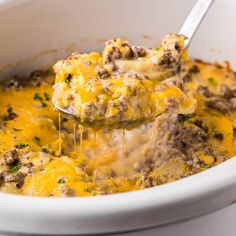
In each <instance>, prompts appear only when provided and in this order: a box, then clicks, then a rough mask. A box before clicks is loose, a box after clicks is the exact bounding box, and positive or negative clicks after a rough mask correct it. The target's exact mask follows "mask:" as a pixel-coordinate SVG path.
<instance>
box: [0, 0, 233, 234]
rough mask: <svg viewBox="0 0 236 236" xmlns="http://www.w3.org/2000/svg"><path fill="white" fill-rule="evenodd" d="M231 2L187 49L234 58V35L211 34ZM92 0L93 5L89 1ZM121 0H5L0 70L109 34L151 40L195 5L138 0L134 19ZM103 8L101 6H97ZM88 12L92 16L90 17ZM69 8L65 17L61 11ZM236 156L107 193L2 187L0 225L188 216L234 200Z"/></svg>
mask: <svg viewBox="0 0 236 236" xmlns="http://www.w3.org/2000/svg"><path fill="white" fill-rule="evenodd" d="M233 2H234V1H228V2H227V5H226V4H225V3H223V1H220V0H219V1H217V2H216V4H215V6H213V8H212V10H211V11H210V13H209V16H208V18H207V19H206V23H205V24H204V25H203V26H202V28H201V29H200V31H199V34H198V36H196V39H195V41H194V42H193V45H192V49H191V50H190V55H192V56H193V57H199V58H203V59H207V60H210V61H214V60H215V59H217V60H219V61H222V60H224V59H228V60H230V61H232V62H234V60H235V59H236V58H234V53H233V49H234V47H235V45H234V42H233V40H232V42H231V43H230V40H229V41H228V42H227V44H226V43H225V42H226V41H225V40H226V39H225V38H224V37H223V36H222V35H221V36H220V37H217V40H215V39H216V36H219V35H218V32H219V31H223V30H226V29H225V28H224V25H227V24H228V25H229V24H230V22H227V20H228V19H229V18H230V17H229V18H227V19H225V22H224V23H222V22H219V24H218V26H217V27H216V28H215V29H214V28H213V26H214V25H215V24H214V22H216V21H217V17H216V16H217V14H216V12H217V9H220V8H221V7H222V5H224V11H225V12H228V14H232V15H233V8H234V7H235V5H234V4H233ZM92 3H93V4H94V5H93V6H94V8H91V4H92ZM122 3H123V4H121V3H120V2H119V3H118V2H116V1H105V0H103V1H99V3H94V2H93V1H72V0H71V1H70V4H68V1H67V3H65V1H43V2H42V1H21V2H20V3H18V4H15V3H14V2H13V1H4V2H3V3H2V8H0V12H1V14H0V19H1V21H0V22H2V23H1V24H3V25H2V26H1V27H0V28H1V32H0V33H1V35H2V36H1V39H0V42H1V44H0V45H2V49H1V58H0V67H1V68H2V69H1V78H4V77H5V78H6V77H8V76H10V75H13V74H15V73H19V74H23V73H26V74H28V73H29V72H30V71H32V70H34V69H38V68H47V67H49V66H50V65H52V64H53V63H54V62H55V61H56V60H58V59H59V58H62V57H64V56H66V55H67V54H69V53H70V52H72V51H74V50H75V49H78V48H79V49H80V50H81V51H89V50H91V49H92V50H99V49H101V47H102V45H103V41H104V39H107V38H111V37H115V36H123V37H124V36H125V37H128V38H129V39H131V40H133V41H134V42H135V43H137V44H140V45H142V44H146V45H153V44H154V43H155V42H159V40H160V39H161V38H162V37H163V35H164V34H165V33H167V32H170V31H172V32H176V31H178V27H179V26H180V25H181V22H183V20H184V18H185V15H187V12H188V11H189V9H190V8H191V6H192V5H193V2H191V1H186V4H185V5H184V7H183V8H181V11H182V12H181V13H180V12H176V11H175V9H178V8H179V6H177V3H175V4H176V6H174V5H173V3H172V2H171V1H166V3H165V4H163V2H161V1H149V4H146V2H145V1H140V2H139V4H138V5H137V9H136V11H135V12H134V14H133V18H132V19H135V20H136V21H137V20H140V24H137V22H136V21H135V20H134V21H129V20H130V9H133V8H132V6H133V4H134V1H129V2H128V1H122ZM221 4H222V5H221ZM230 4H232V5H230ZM121 6H123V8H122V7H121ZM124 6H125V7H124ZM98 7H100V11H98V10H97V8H98ZM163 8H164V9H168V12H167V11H163V10H162V9H163ZM111 9H120V11H117V10H116V11H111ZM103 11H104V12H106V13H107V14H106V15H105V14H102V12H103ZM78 12H80V13H81V14H78ZM88 12H90V14H91V16H93V17H91V18H88ZM147 12H148V13H150V14H148V15H149V17H147V18H145V17H139V16H140V14H144V15H145V16H146V15H147ZM158 13H159V14H158ZM68 14H69V15H70V17H66V18H64V17H61V16H62V15H68ZM166 14H167V15H166ZM121 15H122V18H121V17H120V16H121ZM171 15H173V17H172V20H166V21H165V24H163V21H161V22H160V23H161V24H160V25H158V26H156V27H155V21H154V20H153V19H155V17H157V16H158V18H159V17H160V18H163V17H164V18H166V19H168V16H169V18H170V16H171ZM102 16H103V17H102ZM158 18H157V19H158ZM107 19H110V20H109V21H108V20H107ZM173 19H174V20H173ZM141 20H142V21H141ZM74 22H78V25H77V27H71V25H72V23H74ZM85 22H86V27H85ZM126 22H129V24H126ZM153 22H154V23H153ZM173 22H175V23H174V24H173ZM95 24H96V27H95ZM221 24H222V25H221ZM124 25H126V26H125V27H124ZM209 27H210V28H211V30H209ZM221 27H222V28H221ZM75 28H76V30H75ZM131 28H132V30H130V29H131ZM104 29H106V30H104ZM233 30H234V29H232V31H233ZM65 31H66V34H65V33H64V32H65ZM111 32H112V33H111ZM140 32H141V33H140ZM226 33H227V32H226ZM230 33H232V34H233V33H234V32H231V31H230ZM140 34H143V35H140ZM45 35H46V36H45ZM101 42H102V43H101ZM29 45H31V46H30V47H29ZM209 45H210V46H209ZM212 48H217V49H218V48H219V49H222V51H218V50H217V51H214V50H213V49H212ZM209 49H211V51H209ZM235 162H236V161H235V159H231V160H229V161H227V162H225V163H223V164H221V165H219V166H217V167H214V168H212V169H210V170H207V171H205V172H202V173H200V174H197V175H194V176H192V177H189V178H186V179H183V180H179V181H177V182H174V183H170V184H166V185H163V186H160V187H157V188H152V189H146V190H142V191H139V192H131V193H125V194H116V195H112V196H98V197H94V198H83V199H57V198H55V199H47V198H31V197H23V196H14V195H9V194H1V201H0V207H1V212H0V229H1V230H2V231H8V232H9V231H10V232H21V233H42V234H43V233H45V234H46V233H47V234H91V233H105V232H119V231H120V232H122V231H128V230H133V229H138V228H147V227H150V226H157V225H162V224H167V223H171V222H176V221H179V220H183V219H187V218H191V217H194V216H198V215H201V214H204V213H208V212H210V211H213V210H216V209H219V208H221V207H224V206H226V205H228V204H230V203H232V202H233V201H234V194H235V192H236V190H235V189H234V188H233V187H234V186H235V184H236V180H235V171H234V164H235ZM196 186H197V187H196ZM143 215H145V218H144V217H143ZM13 222H14V223H13Z"/></svg>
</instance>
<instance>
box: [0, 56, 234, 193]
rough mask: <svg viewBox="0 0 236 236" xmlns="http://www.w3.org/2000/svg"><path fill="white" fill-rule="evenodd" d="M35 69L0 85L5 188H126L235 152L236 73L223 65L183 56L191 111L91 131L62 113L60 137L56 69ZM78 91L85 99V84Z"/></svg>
mask: <svg viewBox="0 0 236 236" xmlns="http://www.w3.org/2000/svg"><path fill="white" fill-rule="evenodd" d="M88 57H90V56H88ZM93 57H94V60H95V61H96V60H98V59H99V58H100V56H99V55H97V54H94V55H93ZM83 69H84V68H83V67H82V68H80V71H83ZM80 73H82V72H80ZM91 73H93V71H91ZM36 75H37V76H36V77H35V76H31V77H30V78H29V81H25V80H22V79H21V80H20V79H19V80H17V79H12V80H11V81H8V82H7V84H6V83H5V84H2V85H1V87H0V107H1V109H0V137H1V139H0V190H1V191H3V192H10V193H17V194H25V195H32V196H47V197H53V196H68V197H69V196H78V197H83V196H95V195H101V194H112V193H118V192H128V191H133V190H139V189H143V188H148V187H153V186H157V185H160V184H164V183H168V182H171V181H174V180H177V179H180V178H183V177H186V176H189V175H192V174H194V173H197V172H200V171H203V170H205V169H207V168H210V167H212V166H214V165H216V164H219V163H221V162H223V161H224V160H227V159H229V158H231V157H232V156H234V155H235V154H236V147H235V135H236V105H235V104H236V103H235V99H236V78H235V74H234V72H233V71H232V70H231V69H230V68H229V67H228V66H222V65H218V64H207V63H204V62H201V61H189V62H186V63H185V64H184V66H183V68H182V71H181V78H182V79H183V80H184V81H185V83H186V90H188V92H190V93H191V94H192V96H194V97H195V99H196V101H197V103H196V111H195V112H194V113H193V114H181V115H178V114H163V115H160V116H159V117H157V118H156V120H155V121H154V122H153V123H149V124H145V125H142V126H141V127H139V128H135V129H132V130H131V131H127V130H125V131H123V130H115V131H107V130H99V131H96V133H95V132H94V131H93V130H90V129H88V128H85V127H82V126H78V125H77V124H75V123H74V122H73V121H72V120H68V119H65V118H63V117H61V132H60V137H61V138H60V139H59V123H58V122H59V117H58V116H59V114H58V112H57V111H55V110H54V109H53V106H52V104H51V98H52V94H53V91H52V84H53V81H54V76H53V75H51V74H50V73H49V74H48V75H45V73H42V74H40V73H36ZM84 75H85V76H87V75H88V72H87V71H86V72H84ZM81 78H82V77H81ZM83 79H85V77H83ZM131 80H132V78H131ZM22 81H23V82H22ZM76 82H77V83H80V82H82V81H81V80H78V81H73V80H72V81H71V83H76ZM135 82H137V81H135ZM145 83H150V81H145ZM64 86H68V85H67V83H65V85H64ZM113 86H118V87H119V81H116V83H114V85H113ZM111 88H113V87H111ZM78 89H79V88H78ZM115 90H116V89H115ZM96 91H97V90H96ZM127 92H128V91H127ZM180 93H182V91H181V90H179V89H177V88H176V87H174V88H167V89H165V90H164V91H163V97H162V95H160V94H156V95H152V96H151V99H153V100H156V99H157V100H158V101H159V103H165V102H166V101H165V99H164V98H166V97H168V96H169V95H170V96H174V97H179V94H180ZM79 94H80V98H79V99H81V100H83V101H84V102H86V99H87V98H86V97H87V91H84V94H83V92H82V90H80V93H79ZM92 94H93V93H92ZM91 96H93V95H91ZM155 96H157V98H156V97H155ZM158 96H160V97H158ZM180 102H182V106H183V107H188V106H189V104H188V102H187V101H182V100H181V101H180ZM114 109H115V108H114ZM113 112H115V111H113ZM60 147H61V152H60V151H59V150H60Z"/></svg>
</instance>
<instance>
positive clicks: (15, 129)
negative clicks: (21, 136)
mask: <svg viewBox="0 0 236 236" xmlns="http://www.w3.org/2000/svg"><path fill="white" fill-rule="evenodd" d="M12 129H13V130H14V131H21V129H17V128H12Z"/></svg>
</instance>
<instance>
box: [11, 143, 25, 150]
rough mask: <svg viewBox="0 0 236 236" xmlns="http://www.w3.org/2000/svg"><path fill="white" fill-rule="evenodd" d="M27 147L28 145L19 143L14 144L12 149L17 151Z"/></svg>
mask: <svg viewBox="0 0 236 236" xmlns="http://www.w3.org/2000/svg"><path fill="white" fill-rule="evenodd" d="M28 146H29V144H25V143H20V144H16V145H15V146H14V147H15V148H18V149H22V148H25V147H28Z"/></svg>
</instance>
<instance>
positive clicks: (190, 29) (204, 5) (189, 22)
mask: <svg viewBox="0 0 236 236" xmlns="http://www.w3.org/2000/svg"><path fill="white" fill-rule="evenodd" d="M213 2H214V0H197V2H196V4H195V5H194V7H193V9H192V11H191V12H190V14H189V15H188V17H187V19H186V20H185V22H184V24H183V26H182V27H181V29H180V31H179V34H183V35H185V36H187V39H186V41H185V47H186V48H188V47H189V44H190V43H191V40H192V38H193V36H194V35H195V33H196V31H197V29H198V27H199V25H200V23H201V21H202V19H203V18H204V16H205V15H206V13H207V12H208V10H209V9H210V6H211V5H212V3H213ZM52 103H53V105H54V107H55V108H56V109H57V110H58V111H59V112H61V113H62V114H63V116H66V117H68V118H72V119H74V120H76V121H77V122H78V123H81V119H80V117H78V116H76V115H75V114H73V113H72V112H71V111H69V110H67V109H63V108H61V107H58V106H57V104H56V103H55V102H54V101H52ZM95 122H96V126H99V124H98V123H99V121H90V122H89V121H87V122H86V125H87V126H91V127H93V126H94V124H93V123H95ZM136 122H140V121H136Z"/></svg>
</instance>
